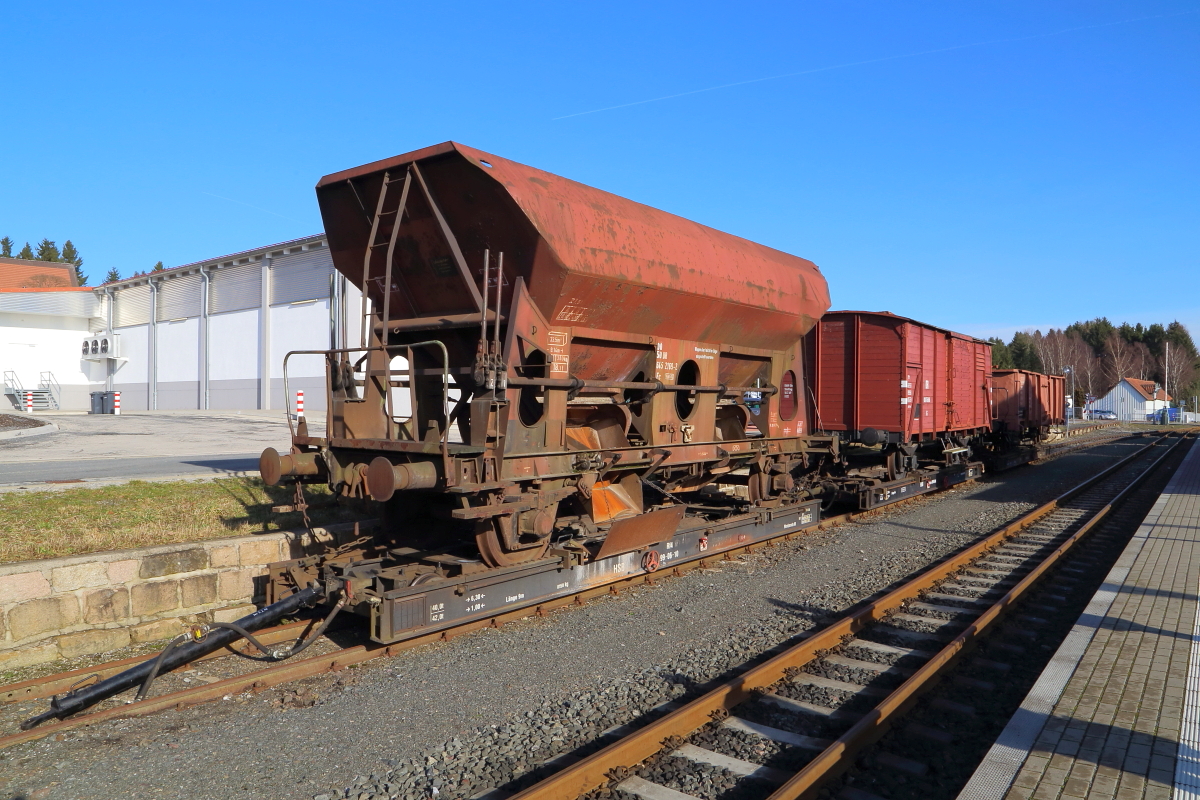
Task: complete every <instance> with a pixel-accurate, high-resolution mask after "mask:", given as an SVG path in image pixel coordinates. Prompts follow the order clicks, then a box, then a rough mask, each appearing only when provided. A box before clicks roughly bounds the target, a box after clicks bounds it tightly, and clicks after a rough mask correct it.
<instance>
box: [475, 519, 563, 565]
mask: <svg viewBox="0 0 1200 800" xmlns="http://www.w3.org/2000/svg"><path fill="white" fill-rule="evenodd" d="M501 519H502V518H501V517H495V518H493V519H490V520H480V521H479V523H478V525H477V526H476V528H475V544H476V546H477V547H478V548H479V555H480V557H481V558H482V559H483V561H484V563H485V564H487V565H488V566H489V567H511V566H514V565H516V564H524V563H526V562H528V561H536V560H538V559H539V558H541V557H542V556H544V555H546V551H547V550H548V549H550V537H549V536H545V537H543V538H542V539H541V541H539V542H538V543H537V544H534V545H533V546H531V547H529V546H527V547H525V548H523V549H519V550H510V549H509V548H508V547H507V546H506V545H505V543H504V534H503V533H502V532H501V531H500V525H502V524H504V523H502V522H501V521H500V520H501ZM509 524H511V523H509Z"/></svg>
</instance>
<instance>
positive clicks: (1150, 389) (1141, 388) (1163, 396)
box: [1121, 378, 1171, 400]
mask: <svg viewBox="0 0 1200 800" xmlns="http://www.w3.org/2000/svg"><path fill="white" fill-rule="evenodd" d="M1121 380H1123V381H1125V382H1126V383H1128V384H1129V385H1130V386H1131V387H1132V388H1133V390H1134V391H1135V392H1137V393H1138V394H1140V395H1141V396H1142V398H1143V399H1145V400H1170V399H1171V396H1170V395H1168V394H1167V392H1166V390H1165V389H1162V388H1159V386H1158V384H1156V383H1155V382H1154V381H1144V380H1141V379H1140V378H1122V379H1121Z"/></svg>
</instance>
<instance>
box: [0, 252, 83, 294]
mask: <svg viewBox="0 0 1200 800" xmlns="http://www.w3.org/2000/svg"><path fill="white" fill-rule="evenodd" d="M56 286H78V283H76V281H75V266H74V265H73V264H65V263H61V262H58V261H30V260H28V259H24V258H6V257H2V256H0V289H46V288H52V287H56Z"/></svg>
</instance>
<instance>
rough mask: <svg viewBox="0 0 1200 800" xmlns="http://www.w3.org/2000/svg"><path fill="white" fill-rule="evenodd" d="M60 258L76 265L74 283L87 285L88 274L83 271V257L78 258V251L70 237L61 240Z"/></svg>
mask: <svg viewBox="0 0 1200 800" xmlns="http://www.w3.org/2000/svg"><path fill="white" fill-rule="evenodd" d="M60 258H61V259H62V260H64V261H66V263H67V264H71V265H73V266H74V267H76V283H77V284H78V285H82V287H85V285H88V276H86V275H84V271H83V259H82V258H79V251H77V249H76V247H74V245H73V243H72V242H71V240H70V239H68V240H66V241H65V242H62V254H61V255H60Z"/></svg>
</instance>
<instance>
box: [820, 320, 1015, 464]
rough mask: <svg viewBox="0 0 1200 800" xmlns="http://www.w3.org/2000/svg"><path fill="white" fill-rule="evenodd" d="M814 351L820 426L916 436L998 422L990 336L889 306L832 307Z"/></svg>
mask: <svg viewBox="0 0 1200 800" xmlns="http://www.w3.org/2000/svg"><path fill="white" fill-rule="evenodd" d="M809 352H810V356H811V363H812V364H813V375H812V379H811V380H812V390H813V394H814V395H815V397H816V398H817V407H816V410H815V411H816V413H815V417H816V418H814V419H813V426H814V427H813V429H814V430H824V431H862V430H865V429H867V428H873V429H875V430H880V431H887V432H889V433H894V434H900V435H901V436H902V437H903V438H904V440H905V441H914V440H921V439H929V438H932V437H935V436H937V435H939V434H945V433H960V432H961V433H966V432H980V431H983V430H984V429H987V428H989V427H990V425H991V404H990V401H989V399H988V375H989V372H990V365H991V347H990V345H988V344H987V342H982V341H980V340H978V339H974V338H972V337H970V336H965V335H963V334H959V333H954V332H952V331H947V330H944V329H942V328H935V327H933V326H931V325H926V324H924V323H920V322H916V321H915V320H911V319H907V318H905V317H898V316H896V315H894V314H890V313H887V312H865V311H832V312H829V313H828V314H826V315H825V316H824V317H823V318H822V320H821V322H820V324H819V325H818V326H817V327H816V328H814V333H813V334H812V336H811V346H810V348H809Z"/></svg>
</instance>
